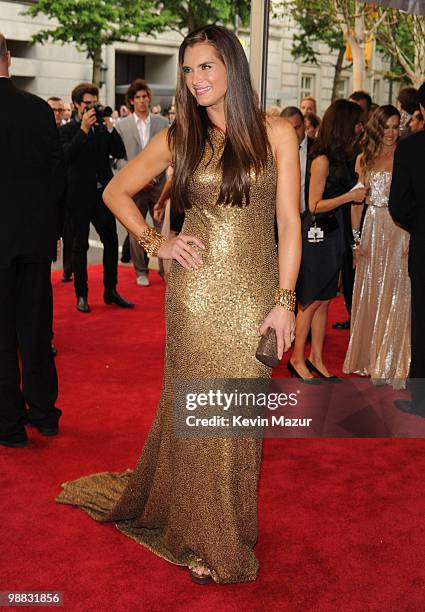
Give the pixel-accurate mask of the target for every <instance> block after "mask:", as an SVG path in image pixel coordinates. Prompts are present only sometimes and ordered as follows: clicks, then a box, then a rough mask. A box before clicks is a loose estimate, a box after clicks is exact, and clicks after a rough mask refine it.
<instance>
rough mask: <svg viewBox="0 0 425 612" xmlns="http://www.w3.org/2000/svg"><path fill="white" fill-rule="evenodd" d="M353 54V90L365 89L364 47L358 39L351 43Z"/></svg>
mask: <svg viewBox="0 0 425 612" xmlns="http://www.w3.org/2000/svg"><path fill="white" fill-rule="evenodd" d="M351 51H352V54H353V91H360V90H363V89H364V87H365V80H366V67H365V59H364V49H363V47H362V46H361V45H359V43H358V42H357V41H354V40H353V43H352V44H351Z"/></svg>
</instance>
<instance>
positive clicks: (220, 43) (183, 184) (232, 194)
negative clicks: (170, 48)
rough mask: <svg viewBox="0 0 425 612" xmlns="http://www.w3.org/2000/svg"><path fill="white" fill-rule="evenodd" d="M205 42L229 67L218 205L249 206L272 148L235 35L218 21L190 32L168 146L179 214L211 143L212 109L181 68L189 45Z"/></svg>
mask: <svg viewBox="0 0 425 612" xmlns="http://www.w3.org/2000/svg"><path fill="white" fill-rule="evenodd" d="M204 42H209V43H210V44H212V45H213V46H214V48H215V50H216V52H217V54H218V56H219V57H220V59H221V60H222V62H223V63H224V65H225V67H226V71H227V82H228V88H227V92H226V95H225V100H224V110H225V116H226V129H227V133H226V140H225V145H224V150H223V154H222V157H221V169H222V173H223V179H222V183H221V189H220V195H219V197H218V202H217V203H222V204H231V205H233V206H243V205H244V204H249V188H250V172H251V171H252V170H254V171H255V172H256V173H258V172H260V171H261V170H263V169H264V168H265V166H266V163H267V156H268V152H269V148H270V145H269V142H268V139H267V131H266V126H265V117H264V113H263V112H262V111H261V110H260V109H259V107H258V103H257V100H258V98H257V96H256V93H255V92H254V90H253V87H252V83H251V76H250V72H249V66H248V61H247V59H246V55H245V52H244V50H243V48H242V45H241V43H240V42H239V40H238V38H237V37H236V35H235V34H234V33H233V32H231V31H230V30H227V29H226V28H223V27H221V26H217V25H209V26H205V27H202V28H199V29H198V30H195V31H193V32H191V33H190V34H188V35H187V36H186V38H185V39H184V40H183V42H182V44H181V46H180V50H179V72H178V79H177V89H176V120H175V122H174V123H173V125H172V126H171V128H170V130H169V132H168V139H169V145H170V147H171V148H172V149H173V151H174V175H173V182H172V188H171V201H172V205H173V208H174V209H175V210H177V211H180V212H183V211H184V209H186V208H190V202H189V199H188V196H187V187H188V182H189V180H190V179H191V177H192V175H193V173H194V171H195V169H196V167H197V166H198V164H199V162H200V161H201V158H202V156H203V153H204V150H205V144H206V142H207V141H208V142H209V144H210V146H211V147H212V143H211V141H210V139H209V137H208V128H209V127H210V122H209V120H208V115H207V111H206V109H205V107H203V106H198V105H197V102H196V100H195V98H194V97H193V96H192V94H191V93H190V91H189V89H188V87H187V85H186V82H185V77H184V74H183V69H182V68H183V61H184V54H185V51H186V49H187V48H188V47H191V46H193V45H196V44H198V43H204Z"/></svg>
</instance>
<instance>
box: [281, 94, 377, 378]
mask: <svg viewBox="0 0 425 612" xmlns="http://www.w3.org/2000/svg"><path fill="white" fill-rule="evenodd" d="M360 126H361V108H360V106H359V105H358V104H356V103H354V102H350V101H348V100H337V101H336V102H334V103H333V104H332V105H331V106H330V107H329V108H328V110H327V111H326V113H325V115H324V117H323V121H322V123H321V125H320V129H319V135H318V139H317V141H316V143H315V144H314V146H313V149H312V153H311V155H312V157H313V162H312V165H311V176H310V188H309V202H308V206H309V212H308V214H307V215H306V216H305V217H304V219H303V223H302V234H303V236H302V239H303V245H302V261H301V268H300V274H299V277H298V283H297V297H298V302H299V309H298V315H297V323H296V338H295V347H294V352H293V354H292V356H291V359H290V361H289V362H288V370H289V372H290V373H291V375H292V376H297V377H298V378H303V379H305V380H315V377H314V376H313V372H314V373H315V374H317V375H318V376H319V377H321V378H332V375H331V374H330V373H329V371H328V370H327V368H326V366H325V364H324V363H323V344H324V340H325V333H326V323H327V318H328V305H329V300H331V299H332V298H333V297H335V296H336V294H337V291H338V280H339V273H340V270H341V266H342V261H343V256H344V253H345V252H346V250H347V249H349V248H350V247H351V243H352V236H351V235H350V234H351V224H350V207H351V202H354V203H356V202H357V203H362V202H363V200H364V199H365V197H366V190H365V189H364V188H363V187H360V188H356V189H353V187H354V186H355V185H356V182H357V176H356V174H355V172H354V160H355V150H354V149H355V142H356V134H357V133H358V131H359V129H360ZM310 330H311V348H310V355H309V358H308V359H307V360H306V359H305V354H304V353H305V345H306V342H307V338H308V335H309V332H310ZM333 378H334V379H335V377H333Z"/></svg>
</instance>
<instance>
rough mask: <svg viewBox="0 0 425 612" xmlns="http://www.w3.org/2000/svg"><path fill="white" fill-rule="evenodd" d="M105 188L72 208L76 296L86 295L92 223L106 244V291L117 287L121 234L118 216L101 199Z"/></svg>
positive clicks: (104, 254) (104, 261) (104, 273)
mask: <svg viewBox="0 0 425 612" xmlns="http://www.w3.org/2000/svg"><path fill="white" fill-rule="evenodd" d="M102 192H103V190H102V189H98V190H97V195H96V198H95V201H94V202H93V203H92V204H91V205H90V206H89V207H88V208H84V209H72V210H71V211H70V212H71V216H72V226H73V231H74V242H73V248H72V255H73V257H72V269H73V272H74V287H75V294H76V296H77V297H84V298H87V295H88V285H87V251H88V250H89V231H90V223H92V224H93V226H94V228H95V230H96V232H97V233H98V234H99V238H100V240H101V242H102V244H103V284H104V286H105V291H112V290H113V289H115V288H116V286H117V275H118V234H117V224H116V222H115V217H114V215H113V214H112V213H111V211H110V210H109V208H107V207H106V206H105V204H104V203H103V200H102Z"/></svg>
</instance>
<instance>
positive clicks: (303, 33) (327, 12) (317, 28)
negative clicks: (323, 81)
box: [287, 0, 345, 100]
mask: <svg viewBox="0 0 425 612" xmlns="http://www.w3.org/2000/svg"><path fill="white" fill-rule="evenodd" d="M287 7H288V8H289V10H290V14H291V17H292V19H293V20H294V21H295V22H296V24H297V25H298V27H299V28H300V30H299V32H296V33H295V34H294V37H293V41H292V56H293V57H294V58H296V59H299V58H301V59H302V60H303V62H309V63H311V64H316V65H317V64H319V61H320V52H319V51H318V45H317V43H319V42H322V43H324V44H325V45H326V46H327V47H328V49H329V50H330V51H337V52H338V56H337V59H336V62H335V64H332V66H334V67H335V74H334V82H333V88H332V100H335V98H336V97H337V91H338V85H339V83H340V81H341V73H342V70H343V63H344V54H345V40H344V36H343V34H342V31H341V28H340V26H339V23H338V21H337V19H336V14H335V10H334V6H333V4H332V3H331V2H329V1H328V0H325V1H323V0H291V1H290V2H289V3H288V4H287Z"/></svg>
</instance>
